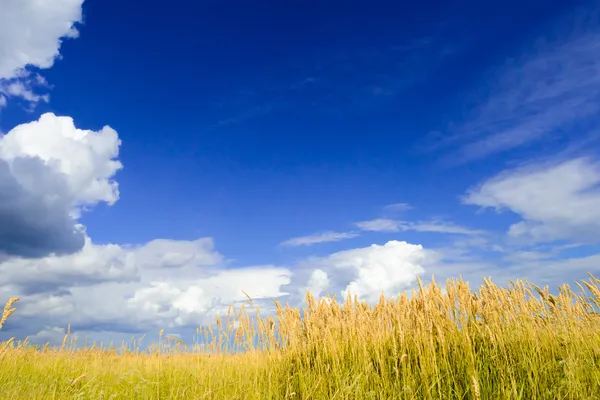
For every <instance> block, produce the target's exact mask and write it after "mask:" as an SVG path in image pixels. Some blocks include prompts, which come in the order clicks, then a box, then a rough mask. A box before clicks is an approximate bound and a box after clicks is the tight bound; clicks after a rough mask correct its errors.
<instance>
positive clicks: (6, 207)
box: [0, 113, 121, 257]
mask: <svg viewBox="0 0 600 400" xmlns="http://www.w3.org/2000/svg"><path fill="white" fill-rule="evenodd" d="M119 145H120V140H119V138H118V135H117V132H115V131H114V130H113V129H111V128H110V127H108V126H107V127H104V128H103V129H101V130H100V131H98V132H94V131H88V130H81V129H77V128H76V127H75V125H74V123H73V120H72V119H71V118H68V117H57V116H55V115H54V114H49V113H48V114H44V115H42V116H41V117H40V119H39V120H38V121H34V122H31V123H26V124H22V125H19V126H17V127H15V128H13V129H12V130H10V131H9V132H8V133H7V134H6V135H3V136H1V137H0V254H2V253H8V254H11V255H21V256H27V257H39V256H45V255H48V254H50V253H56V254H65V253H72V252H74V251H76V250H78V249H80V248H82V246H83V245H84V227H83V226H81V225H79V224H78V223H77V218H78V217H79V215H80V213H81V211H82V207H90V206H93V205H95V204H97V203H98V202H106V203H108V204H109V205H111V204H113V203H114V202H115V201H116V200H117V199H118V196H119V191H118V185H117V183H116V182H115V181H114V180H113V177H114V175H115V173H116V172H117V171H118V170H119V169H120V168H121V163H120V162H119V161H117V160H116V157H117V156H118V152H119Z"/></svg>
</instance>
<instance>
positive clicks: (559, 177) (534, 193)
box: [463, 158, 600, 243]
mask: <svg viewBox="0 0 600 400" xmlns="http://www.w3.org/2000/svg"><path fill="white" fill-rule="evenodd" d="M599 183H600V163H598V162H597V161H592V160H591V159H588V158H578V159H574V160H569V161H565V162H562V163H558V164H553V165H552V164H551V165H548V164H540V165H532V166H527V167H523V168H519V169H516V170H512V171H507V172H504V173H501V174H499V175H498V176H496V177H494V178H492V179H490V180H488V181H486V182H484V183H483V184H481V185H480V186H478V187H476V188H473V189H471V190H470V191H469V192H468V193H467V195H466V196H465V198H464V199H463V202H464V203H466V204H472V205H477V206H480V207H484V208H493V209H496V210H503V209H506V210H510V211H512V212H514V213H516V214H518V215H519V216H520V217H521V218H522V219H523V220H522V221H520V222H518V223H515V224H513V225H512V226H511V227H510V229H509V231H508V234H509V236H510V237H513V238H518V239H520V240H524V239H527V240H530V241H534V242H545V241H553V240H558V239H568V240H569V239H570V240H579V241H583V242H588V243H596V242H598V238H599V237H600V191H599V190H598V184H599Z"/></svg>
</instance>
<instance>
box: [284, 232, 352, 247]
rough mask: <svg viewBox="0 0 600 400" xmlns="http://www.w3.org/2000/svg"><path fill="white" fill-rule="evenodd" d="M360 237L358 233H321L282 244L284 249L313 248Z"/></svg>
mask: <svg viewBox="0 0 600 400" xmlns="http://www.w3.org/2000/svg"><path fill="white" fill-rule="evenodd" d="M358 236H360V235H359V234H358V233H356V232H333V231H327V232H321V233H316V234H314V235H308V236H300V237H295V238H291V239H288V240H286V241H284V242H281V243H280V246H283V247H298V246H312V245H314V244H318V243H327V242H339V241H340V240H345V239H352V238H355V237H358Z"/></svg>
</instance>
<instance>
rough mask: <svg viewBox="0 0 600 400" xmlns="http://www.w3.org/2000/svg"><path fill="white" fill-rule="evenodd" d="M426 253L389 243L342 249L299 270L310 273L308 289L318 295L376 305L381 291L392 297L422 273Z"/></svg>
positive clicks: (308, 263)
mask: <svg viewBox="0 0 600 400" xmlns="http://www.w3.org/2000/svg"><path fill="white" fill-rule="evenodd" d="M425 260H426V252H425V250H424V249H423V247H422V246H420V245H413V244H409V243H406V242H399V241H389V242H387V243H386V244H385V245H382V246H381V245H375V244H374V245H371V246H369V247H365V248H359V249H352V250H345V251H341V252H338V253H334V254H331V255H329V256H327V257H322V258H314V259H311V260H308V261H306V262H305V263H303V265H302V267H303V268H304V269H307V270H311V271H312V272H311V275H310V279H309V282H308V288H310V289H311V290H315V291H316V292H318V293H321V292H323V291H328V292H331V294H332V295H333V294H334V293H340V294H341V295H342V296H343V297H344V298H345V297H346V296H347V294H348V292H350V294H351V295H352V296H354V295H356V296H358V298H359V299H361V300H364V301H368V302H370V303H374V302H377V301H378V300H379V296H380V295H381V292H382V291H383V292H384V294H385V295H386V297H390V296H395V295H396V294H398V293H399V292H401V291H402V290H404V289H406V288H407V287H409V286H410V285H411V284H413V283H414V282H415V281H416V278H417V276H419V275H421V274H422V273H423V272H424V269H423V266H422V265H423V264H424V263H425Z"/></svg>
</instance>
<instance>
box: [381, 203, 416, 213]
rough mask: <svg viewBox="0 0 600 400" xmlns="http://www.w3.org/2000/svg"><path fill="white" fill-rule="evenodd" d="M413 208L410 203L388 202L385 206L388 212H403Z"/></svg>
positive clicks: (384, 209)
mask: <svg viewBox="0 0 600 400" xmlns="http://www.w3.org/2000/svg"><path fill="white" fill-rule="evenodd" d="M412 209H413V207H412V206H411V205H410V204H408V203H394V204H388V205H387V206H385V207H384V208H383V211H385V212H388V213H401V212H405V211H410V210H412Z"/></svg>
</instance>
